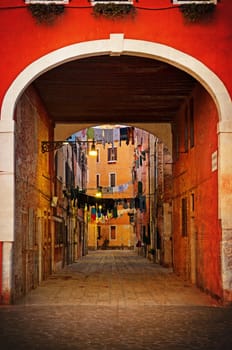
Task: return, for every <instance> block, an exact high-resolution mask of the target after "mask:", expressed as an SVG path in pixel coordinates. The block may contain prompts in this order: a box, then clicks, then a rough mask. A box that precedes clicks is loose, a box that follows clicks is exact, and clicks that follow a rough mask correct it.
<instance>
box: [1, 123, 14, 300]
mask: <svg viewBox="0 0 232 350" xmlns="http://www.w3.org/2000/svg"><path fill="white" fill-rule="evenodd" d="M0 198H1V200H0V227H1V231H0V241H1V242H3V252H2V260H3V262H2V302H3V303H5V304H8V303H10V302H11V296H12V263H13V262H12V252H13V241H14V225H15V170H14V121H13V120H0Z"/></svg>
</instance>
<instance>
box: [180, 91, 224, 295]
mask: <svg viewBox="0 0 232 350" xmlns="http://www.w3.org/2000/svg"><path fill="white" fill-rule="evenodd" d="M193 101H194V136H195V137H194V139H195V144H194V146H193V147H192V148H191V147H190V146H189V118H188V150H187V151H186V153H183V152H184V151H185V149H184V135H185V125H186V121H185V107H183V109H182V110H181V112H180V114H179V117H178V119H177V121H176V128H177V134H178V135H179V151H180V152H182V153H179V160H176V162H175V163H174V167H173V169H174V172H173V178H174V193H173V197H174V201H173V203H174V213H173V214H174V215H173V236H174V251H175V254H174V265H175V270H176V271H177V272H178V273H180V274H181V275H182V276H183V277H185V278H187V279H189V278H190V275H191V272H192V271H191V270H192V269H195V270H196V283H197V285H198V286H199V287H201V288H203V289H204V290H207V291H210V293H211V294H214V295H216V296H219V297H222V286H221V253H220V241H221V228H220V222H219V220H218V200H217V199H218V193H217V185H218V184H217V169H215V170H214V169H212V154H213V153H214V152H215V151H217V148H218V144H217V133H216V129H217V122H218V116H217V111H216V108H215V105H214V103H213V101H212V99H211V98H210V96H209V95H208V93H207V92H206V91H205V90H204V89H203V88H202V87H201V86H198V87H197V88H196V90H195V93H194V95H193ZM183 198H187V235H186V236H183V235H182V199H183ZM193 222H194V225H193ZM193 235H196V236H195V237H194V240H196V241H195V242H192V239H193ZM193 244H195V248H194V249H196V252H195V253H194V252H193V251H192V245H193ZM193 253H194V254H195V255H196V256H195V258H196V261H195V266H194V263H193V262H192V260H191V255H192V254H193Z"/></svg>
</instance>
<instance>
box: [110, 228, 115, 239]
mask: <svg viewBox="0 0 232 350" xmlns="http://www.w3.org/2000/svg"><path fill="white" fill-rule="evenodd" d="M110 239H111V240H115V239H116V226H110Z"/></svg>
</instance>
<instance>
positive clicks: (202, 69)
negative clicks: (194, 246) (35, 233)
mask: <svg viewBox="0 0 232 350" xmlns="http://www.w3.org/2000/svg"><path fill="white" fill-rule="evenodd" d="M107 54H108V55H131V56H141V57H147V58H150V59H156V60H161V61H164V62H166V63H169V64H170V65H173V66H175V67H177V68H179V69H181V70H183V71H185V72H187V73H188V74H190V75H191V76H193V77H194V78H195V79H196V80H198V81H199V82H200V83H201V84H202V85H203V86H204V87H205V89H206V90H207V91H208V92H209V94H210V95H211V96H212V98H213V100H214V101H215V104H216V106H217V110H218V116H219V123H218V135H219V136H218V141H219V146H218V198H219V203H218V206H219V218H220V219H221V225H222V267H223V268H222V274H223V289H224V290H229V291H230V293H231V294H232V290H231V285H230V280H231V278H232V271H231V268H230V267H229V265H228V264H227V262H228V261H227V260H228V259H227V256H226V248H227V243H228V242H229V241H232V233H231V232H232V218H231V208H232V191H228V186H227V188H226V186H225V181H227V182H228V179H230V178H231V173H232V171H231V169H232V158H231V157H230V155H231V153H232V137H231V136H232V135H231V133H232V103H231V97H230V95H229V93H228V91H227V89H226V87H225V85H224V84H223V82H222V81H221V80H220V79H219V77H218V76H217V75H216V74H215V73H214V72H213V71H212V70H210V69H209V68H208V67H207V66H206V65H205V64H203V63H202V62H200V61H199V60H197V59H195V58H194V57H192V56H190V55H188V54H186V53H183V52H181V51H179V50H176V49H174V48H173V47H170V46H167V45H163V44H158V43H154V42H148V41H143V40H135V39H126V38H124V35H123V34H122V33H119V34H111V35H110V37H109V38H108V39H99V40H93V41H87V42H81V43H77V44H73V45H69V46H66V47H64V48H60V49H58V50H55V51H53V52H50V53H48V54H46V55H45V56H43V57H41V58H39V59H37V60H36V61H34V62H32V63H31V64H30V65H29V66H27V67H26V68H25V69H24V70H23V71H22V72H20V73H19V75H18V76H17V77H16V79H15V80H14V81H13V83H12V84H11V86H10V87H9V89H8V90H7V92H6V94H5V96H4V99H3V103H2V108H1V119H0V149H2V150H4V152H5V154H8V155H9V156H10V164H9V162H8V168H7V169H6V171H5V172H4V174H3V173H2V176H1V178H0V179H1V180H0V188H1V190H0V195H1V198H3V196H4V198H5V202H4V203H1V207H0V213H1V215H0V225H1V227H4V229H5V230H4V235H3V236H1V234H0V239H1V240H3V241H13V240H14V229H13V227H14V185H13V183H14V159H13V158H14V155H13V144H14V122H13V119H14V109H15V106H16V103H17V101H18V99H19V98H20V96H21V95H22V93H23V92H24V90H25V89H26V88H27V87H28V86H29V85H30V84H31V83H32V81H34V80H35V79H36V78H37V77H38V76H40V75H41V74H43V73H45V72H46V71H48V70H50V69H52V68H54V67H57V66H59V65H62V64H64V63H66V62H69V61H72V60H76V59H81V58H86V57H90V56H98V55H107ZM228 156H229V157H228ZM0 167H1V169H4V167H5V164H4V162H3V161H2V160H1V158H0ZM3 188H4V191H3V192H2V189H3ZM9 215H10V218H9ZM223 247H225V249H224V248H223ZM9 259H10V258H9ZM6 263H9V264H10V261H9V262H6ZM8 287H9V288H10V285H9V286H8Z"/></svg>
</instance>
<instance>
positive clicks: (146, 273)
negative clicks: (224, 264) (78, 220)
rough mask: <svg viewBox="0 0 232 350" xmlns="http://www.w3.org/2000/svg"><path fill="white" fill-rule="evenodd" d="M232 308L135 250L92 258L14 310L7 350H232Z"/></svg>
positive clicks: (2, 317) (4, 318)
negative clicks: (221, 303) (218, 302)
mask: <svg viewBox="0 0 232 350" xmlns="http://www.w3.org/2000/svg"><path fill="white" fill-rule="evenodd" d="M231 334H232V309H231V308H230V307H222V306H221V305H219V304H217V302H216V301H215V300H213V299H211V298H210V297H209V296H208V295H206V294H204V293H202V292H201V291H200V290H198V289H197V288H195V287H194V286H192V285H190V284H189V283H186V282H185V281H183V280H182V279H181V278H179V277H177V276H176V275H175V274H174V273H173V272H172V269H169V268H163V267H161V266H159V265H157V264H154V263H153V262H151V261H148V260H147V259H145V258H144V257H141V256H138V255H137V253H136V252H132V251H127V250H121V251H113V250H105V251H104V250H101V251H96V252H89V254H88V255H87V256H86V257H83V258H82V259H81V260H79V261H78V262H77V263H75V264H73V265H70V266H67V267H66V268H65V269H64V270H62V271H60V272H59V273H56V274H54V275H52V276H50V278H49V279H48V280H47V281H44V282H43V283H42V284H41V285H40V286H39V287H38V288H37V289H35V290H33V291H32V292H30V293H29V294H28V295H27V296H26V297H25V298H23V299H22V300H20V301H18V302H17V304H15V305H11V306H1V307H0V348H1V349H4V350H5V349H10V350H11V349H32V350H33V349H43V350H46V349H57V350H60V349H83V350H90V349H91V350H94V349H99V350H105V349H106V350H114V349H120V350H121V349H122V350H124V349H125V350H126V349H131V350H132V349H133V350H140V349H141V350H142V349H143V350H146V349H147V350H148V349H149V350H150V349H162V350H169V349H176V350H180V349H231V348H232V337H231Z"/></svg>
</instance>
